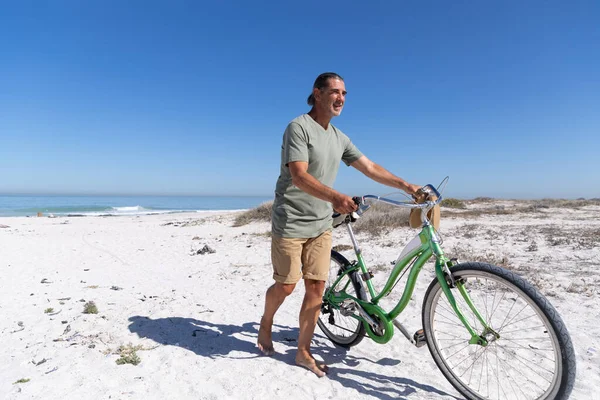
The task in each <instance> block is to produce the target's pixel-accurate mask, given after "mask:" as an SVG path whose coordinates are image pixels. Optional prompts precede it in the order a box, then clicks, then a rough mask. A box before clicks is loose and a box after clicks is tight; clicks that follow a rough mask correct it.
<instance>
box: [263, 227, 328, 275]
mask: <svg viewBox="0 0 600 400" xmlns="http://www.w3.org/2000/svg"><path fill="white" fill-rule="evenodd" d="M330 260H331V231H325V232H323V233H322V234H321V235H319V236H317V237H316V238H308V239H297V238H283V237H280V236H276V235H273V238H272V241H271V261H272V262H273V279H275V280H276V281H277V282H280V283H297V282H298V281H300V279H313V280H317V281H326V280H327V279H328V278H329V266H330V264H331V261H330Z"/></svg>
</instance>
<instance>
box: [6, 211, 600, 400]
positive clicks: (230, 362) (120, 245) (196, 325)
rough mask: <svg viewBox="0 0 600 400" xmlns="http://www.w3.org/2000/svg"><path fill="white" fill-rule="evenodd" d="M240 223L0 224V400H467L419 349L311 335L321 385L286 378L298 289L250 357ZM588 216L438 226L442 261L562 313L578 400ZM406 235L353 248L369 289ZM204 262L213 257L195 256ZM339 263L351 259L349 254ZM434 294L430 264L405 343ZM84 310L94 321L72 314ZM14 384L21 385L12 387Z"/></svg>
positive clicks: (251, 237)
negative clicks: (463, 265) (530, 288)
mask: <svg viewBox="0 0 600 400" xmlns="http://www.w3.org/2000/svg"><path fill="white" fill-rule="evenodd" d="M497 205H498V204H497ZM500 205H502V206H503V207H507V208H508V209H510V208H511V207H512V206H511V203H510V202H506V204H504V203H503V204H500ZM473 207H474V209H475V208H476V206H473ZM235 215H236V214H235V213H193V214H192V213H189V214H169V215H147V216H139V217H86V218H72V217H71V218H69V217H61V218H2V219H1V220H0V223H1V224H2V225H3V226H5V227H2V228H0V268H1V271H2V273H1V278H2V279H1V280H0V292H1V296H2V297H1V301H0V315H1V318H0V335H1V337H2V344H3V346H2V347H1V348H0V359H1V360H2V362H1V363H0V397H1V398H6V399H62V398H65V397H66V396H68V397H69V398H73V399H145V400H147V399H253V398H256V399H258V398H291V399H316V398H319V399H346V398H377V399H392V398H393V399H396V398H403V399H456V398H462V397H461V396H460V395H459V394H458V393H457V392H456V391H455V390H454V388H453V387H452V386H451V385H450V383H448V382H447V381H446V379H445V378H444V377H443V375H442V374H441V373H440V372H439V370H438V368H437V367H436V365H435V364H434V362H433V360H432V358H431V356H430V354H429V351H428V349H427V347H426V346H425V347H422V348H416V347H414V346H413V345H411V344H410V343H409V342H408V341H406V340H405V339H404V337H403V336H402V335H401V334H400V333H399V332H396V333H395V336H394V338H393V339H392V340H391V342H390V343H388V344H386V345H378V344H376V343H374V342H373V341H371V340H369V339H365V340H363V342H362V343H360V344H359V345H358V346H357V347H354V348H352V349H350V350H344V349H340V348H336V347H334V346H333V345H332V344H331V343H330V342H329V341H328V340H327V339H326V338H325V336H324V335H323V334H322V333H321V332H320V330H319V328H317V329H316V332H315V337H314V341H313V350H314V355H315V356H316V357H317V358H318V359H322V360H324V361H325V362H327V363H328V364H329V366H330V373H329V374H328V376H327V377H325V378H321V379H319V378H318V377H316V376H315V375H313V374H312V373H310V372H309V371H307V370H306V369H303V368H300V367H297V366H295V365H294V356H295V348H296V343H297V342H296V340H297V336H298V311H299V308H300V304H301V301H302V296H303V293H304V288H303V287H302V285H298V287H297V288H296V291H295V292H294V293H293V294H292V295H291V296H290V297H289V298H288V299H287V300H286V302H285V303H284V304H283V306H282V307H281V309H280V310H279V312H278V314H277V315H276V318H275V326H274V337H273V339H274V345H275V350H276V354H275V355H274V356H273V357H264V356H261V355H260V354H259V352H258V350H257V349H256V346H255V345H256V338H257V331H258V322H259V321H260V317H261V315H262V310H263V305H264V293H265V290H266V289H267V287H268V286H269V285H271V283H272V270H271V264H270V252H269V248H270V238H269V235H268V232H269V228H270V226H269V224H268V223H267V222H254V223H251V224H248V225H245V226H241V227H233V226H232V225H233V220H234V218H235ZM599 216H600V208H599V207H597V206H596V207H594V206H588V207H583V208H577V209H570V208H549V209H543V210H540V211H537V212H532V213H514V214H507V215H499V214H497V215H485V214H484V215H482V216H473V215H471V216H468V215H467V214H465V216H461V215H459V214H458V213H452V214H451V213H449V212H445V211H443V212H442V227H441V232H442V235H443V237H444V240H445V243H444V248H445V249H446V251H447V252H450V250H452V251H454V252H456V253H457V254H459V253H460V254H461V255H466V256H468V255H469V254H473V255H474V254H482V253H486V255H487V256H488V257H492V258H493V257H495V258H497V259H498V260H500V261H502V262H505V263H506V264H507V265H510V267H511V268H512V269H514V270H515V271H517V272H519V273H522V274H523V275H525V276H526V277H528V278H529V279H532V280H533V283H534V284H535V285H536V286H538V287H539V288H540V289H541V291H542V292H543V293H545V294H546V295H547V296H548V298H549V299H550V301H551V302H552V304H553V305H554V306H555V307H556V309H557V310H558V311H559V313H560V314H561V316H562V318H563V320H564V322H565V323H566V325H567V327H568V329H569V332H570V334H571V337H572V340H573V345H574V347H575V352H576V356H577V367H578V369H577V380H576V385H575V389H574V391H573V394H572V396H571V398H573V399H582V400H583V399H600V356H599V354H598V353H599V352H600V324H599V323H598V321H599V320H600V300H599V297H598V295H599V292H600V272H599V268H600V248H599V247H598V246H599V245H600V218H599ZM473 232H476V233H478V235H477V236H475V237H474V236H473ZM594 232H596V234H597V235H598V236H597V237H596V236H594ZM415 234H416V231H415V230H412V229H410V228H408V227H406V228H402V229H396V230H394V231H393V232H390V233H389V234H385V235H382V236H380V237H377V238H371V237H369V236H368V235H366V234H362V235H359V236H358V238H359V242H360V243H361V246H362V248H363V254H364V257H365V260H366V262H367V263H368V264H369V265H370V266H373V267H377V268H374V269H375V270H376V274H375V280H374V282H375V285H376V287H381V284H382V283H383V282H384V280H385V278H386V272H388V271H389V270H390V269H391V265H390V261H393V260H395V259H396V257H397V256H398V254H399V253H400V251H401V249H402V247H403V244H404V243H406V242H407V241H408V240H410V239H411V238H412V237H413V236H414V235H415ZM534 243H535V244H534ZM334 244H350V241H349V239H348V237H347V236H346V232H345V230H343V229H338V230H335V231H334ZM205 246H208V248H205ZM203 248H205V249H207V250H210V249H212V250H214V252H210V251H209V252H206V253H204V254H198V250H201V249H203ZM486 249H487V250H486ZM343 253H344V254H345V255H346V256H347V257H348V258H350V259H353V258H352V254H351V251H344V252H343ZM461 258H464V257H461ZM464 261H466V259H464ZM432 278H433V263H432V262H429V263H428V264H427V265H426V267H425V268H424V269H423V272H422V275H421V277H420V280H419V283H418V286H417V289H416V291H415V294H414V296H413V297H414V298H413V301H412V302H411V304H410V305H409V306H408V307H407V310H406V311H405V313H404V314H402V315H401V316H400V319H401V320H402V321H403V323H405V324H406V326H407V327H409V330H410V331H411V332H413V331H416V330H417V329H419V328H420V327H421V323H420V318H421V316H420V309H421V303H422V298H423V294H424V291H425V289H426V288H427V286H428V285H429V283H430V282H431V279H432ZM401 288H402V284H401V285H399V286H398V287H397V290H396V293H395V294H394V295H392V296H390V297H388V298H386V301H385V302H384V306H385V305H390V304H393V303H394V300H397V299H398V296H399V293H400V292H401V290H400V289H401ZM90 301H93V302H94V303H95V305H96V306H97V309H98V313H97V314H85V313H83V310H84V305H85V304H86V303H88V302H90ZM127 348H129V349H130V350H131V349H137V351H136V354H137V356H138V357H139V360H138V361H140V362H139V364H137V365H133V364H129V363H125V364H117V360H119V359H122V358H121V355H123V356H125V357H127ZM130 361H134V362H135V361H136V359H135V358H131V359H130ZM21 379H23V380H26V379H29V381H27V382H23V383H16V382H17V381H19V380H21Z"/></svg>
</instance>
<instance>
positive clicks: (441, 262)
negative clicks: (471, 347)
mask: <svg viewBox="0 0 600 400" xmlns="http://www.w3.org/2000/svg"><path fill="white" fill-rule="evenodd" d="M452 266H453V262H452V261H450V260H447V259H446V258H445V257H443V256H442V257H437V259H436V262H435V275H436V277H437V279H438V281H439V283H440V286H441V287H442V291H443V292H444V294H445V295H446V298H447V299H448V302H450V306H451V307H452V309H453V310H454V312H455V313H456V316H457V317H458V319H459V320H460V322H461V323H462V324H463V325H464V326H465V328H466V329H467V331H468V332H469V334H470V335H471V339H470V340H469V343H470V344H477V345H480V346H487V345H488V344H489V343H490V342H493V341H494V340H496V339H498V338H499V337H500V335H498V333H497V332H496V331H494V330H493V329H492V327H490V326H489V325H488V323H487V321H486V320H485V318H483V316H482V315H481V313H480V312H479V310H478V309H477V307H476V306H475V304H473V301H472V300H471V296H469V293H468V292H467V290H466V288H465V283H466V282H465V281H463V280H461V279H458V280H455V279H454V276H453V275H452V270H451V267H452ZM453 288H456V289H458V291H459V293H460V295H461V296H462V298H463V299H464V301H465V303H466V304H467V306H468V307H469V309H470V310H471V311H472V312H473V314H474V315H475V317H476V318H477V320H478V321H479V322H480V323H481V325H482V326H483V328H484V330H483V332H482V333H481V334H479V333H477V332H476V331H475V330H474V329H473V327H472V326H471V324H470V323H469V321H467V318H466V317H465V316H464V314H463V312H462V310H461V309H460V307H459V306H458V304H457V303H456V299H455V298H454V294H453V293H452V290H451V289H453Z"/></svg>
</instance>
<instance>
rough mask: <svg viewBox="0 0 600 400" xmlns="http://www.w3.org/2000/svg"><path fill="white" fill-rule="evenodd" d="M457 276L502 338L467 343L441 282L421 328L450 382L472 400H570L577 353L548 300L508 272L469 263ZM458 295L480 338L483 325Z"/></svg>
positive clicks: (432, 288) (431, 292) (426, 304)
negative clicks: (486, 341)
mask: <svg viewBox="0 0 600 400" xmlns="http://www.w3.org/2000/svg"><path fill="white" fill-rule="evenodd" d="M452 274H453V276H454V279H455V280H459V279H460V280H463V279H464V280H465V281H466V283H465V287H466V288H467V291H468V292H469V295H470V298H471V300H472V301H473V303H474V305H475V307H476V308H477V309H478V310H479V312H480V313H481V314H482V316H483V317H484V319H485V320H486V321H487V322H488V324H489V325H490V327H491V328H492V329H493V330H494V331H495V332H497V333H498V335H499V338H495V337H494V335H493V334H489V335H487V336H486V337H487V338H488V341H489V344H488V345H487V346H485V347H484V346H480V345H476V344H468V342H469V339H470V337H469V336H470V335H469V333H468V332H467V330H466V329H465V327H464V326H463V325H462V323H461V322H460V320H459V319H458V317H457V316H456V314H455V313H454V311H453V310H452V309H451V306H450V303H449V302H448V299H447V298H446V296H445V295H444V294H443V291H442V289H441V286H440V284H439V282H438V281H437V279H435V280H434V281H433V282H432V283H431V284H430V285H429V288H428V290H427V293H426V294H425V298H424V300H423V330H424V331H425V338H426V340H427V345H428V347H429V350H430V352H431V355H432V356H433V359H434V360H435V363H436V364H437V366H438V367H439V369H440V370H441V371H442V373H443V374H444V376H445V377H446V378H447V379H448V380H449V381H450V383H451V384H452V385H453V386H454V387H455V388H456V389H457V390H458V391H459V392H460V393H461V394H462V395H464V396H465V397H466V398H468V399H509V398H510V399H548V400H550V399H567V398H568V397H569V395H570V394H571V391H572V390H573V385H574V382H575V370H576V364H575V353H574V350H573V344H572V343H571V338H570V336H569V332H568V331H567V328H566V327H565V324H564V323H563V321H562V319H561V318H560V316H559V315H558V313H557V312H556V310H555V309H554V307H553V306H552V305H551V304H550V302H549V301H548V300H547V299H546V298H545V297H544V296H543V295H542V294H541V293H540V292H539V291H538V290H537V289H536V288H535V287H534V286H532V285H531V284H530V283H528V282H527V281H525V280H524V279H523V278H522V277H520V276H518V275H516V274H514V273H513V272H511V271H508V270H506V269H504V268H500V267H497V266H493V265H490V264H483V263H465V264H460V265H457V266H455V267H453V268H452ZM492 292H493V297H492ZM453 294H454V297H455V298H456V301H457V305H458V306H459V307H460V309H461V311H462V312H463V314H464V315H465V318H466V319H467V320H468V321H469V322H470V323H471V325H472V326H473V328H474V329H475V331H476V332H477V333H478V334H482V332H483V326H482V324H481V323H480V322H479V321H478V320H477V318H476V317H475V314H474V313H473V312H472V311H471V310H470V309H469V307H468V305H467V304H466V302H465V301H464V299H463V297H462V296H461V294H460V292H459V291H458V290H457V289H454V290H453ZM504 314H506V315H504ZM448 332H449V333H448ZM484 374H485V375H486V379H484ZM478 375H479V376H478Z"/></svg>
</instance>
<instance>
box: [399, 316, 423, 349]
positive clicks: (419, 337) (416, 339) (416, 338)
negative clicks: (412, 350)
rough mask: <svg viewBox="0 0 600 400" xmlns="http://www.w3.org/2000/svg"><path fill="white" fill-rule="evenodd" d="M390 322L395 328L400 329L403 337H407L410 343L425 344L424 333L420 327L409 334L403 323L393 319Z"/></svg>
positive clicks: (419, 345)
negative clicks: (412, 333)
mask: <svg viewBox="0 0 600 400" xmlns="http://www.w3.org/2000/svg"><path fill="white" fill-rule="evenodd" d="M392 323H393V324H394V326H395V327H396V328H398V329H399V330H400V332H402V334H403V335H404V337H405V338H406V339H408V341H409V342H411V343H412V344H414V345H415V346H416V347H423V346H424V345H425V344H426V343H425V335H424V334H423V330H422V329H420V330H418V331H416V332H415V334H414V335H412V336H411V335H410V333H408V330H407V329H406V327H405V326H404V325H402V324H401V323H400V321H398V320H393V321H392Z"/></svg>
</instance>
